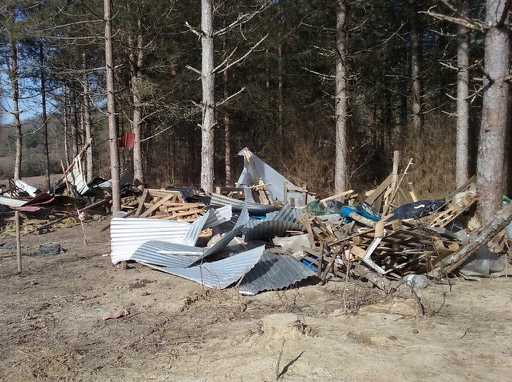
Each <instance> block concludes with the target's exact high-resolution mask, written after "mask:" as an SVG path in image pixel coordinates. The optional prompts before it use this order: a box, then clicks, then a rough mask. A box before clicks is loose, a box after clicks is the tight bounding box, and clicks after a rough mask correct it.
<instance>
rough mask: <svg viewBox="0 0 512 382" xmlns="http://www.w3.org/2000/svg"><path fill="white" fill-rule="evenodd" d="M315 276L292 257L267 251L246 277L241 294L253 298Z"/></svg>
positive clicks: (241, 285)
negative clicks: (258, 294) (257, 294)
mask: <svg viewBox="0 0 512 382" xmlns="http://www.w3.org/2000/svg"><path fill="white" fill-rule="evenodd" d="M314 275H315V272H314V271H313V270H311V269H309V268H308V267H306V266H304V265H303V264H301V263H300V262H299V261H298V260H296V259H295V258H293V257H291V256H287V255H277V254H275V253H272V252H269V251H265V253H264V254H263V256H262V257H261V260H260V261H259V262H258V264H256V266H255V267H254V268H252V270H251V271H250V272H249V273H247V275H245V277H244V279H243V281H242V283H241V284H240V289H239V292H240V293H241V294H244V295H249V296H252V295H255V294H256V293H259V292H262V291H265V290H278V289H282V288H286V287H288V286H290V285H293V284H295V283H297V282H299V281H301V280H304V279H306V278H308V277H311V276H314Z"/></svg>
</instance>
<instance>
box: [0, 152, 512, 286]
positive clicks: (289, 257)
mask: <svg viewBox="0 0 512 382" xmlns="http://www.w3.org/2000/svg"><path fill="white" fill-rule="evenodd" d="M239 155H240V156H242V157H243V159H244V168H243V171H242V173H241V175H240V177H239V179H238V182H237V185H236V188H232V189H228V190H222V189H219V188H218V189H217V192H216V193H214V194H212V195H211V196H206V195H204V194H201V193H200V192H198V191H196V190H193V189H190V188H186V187H168V188H167V189H145V190H144V191H143V192H142V193H140V191H139V190H138V189H136V188H134V187H132V190H133V192H139V195H140V196H138V197H134V196H133V194H132V195H131V196H128V197H126V198H124V199H123V206H122V207H123V210H124V211H122V212H120V213H118V214H117V215H116V216H114V217H113V218H112V220H111V222H110V236H111V249H112V252H111V261H112V263H113V264H119V263H122V262H126V261H134V262H137V263H140V264H143V265H145V266H148V267H151V268H153V269H156V270H159V271H162V272H165V273H169V274H171V275H174V276H178V277H182V278H184V279H188V280H192V281H195V282H198V283H200V284H202V285H204V286H206V287H211V288H220V289H222V288H227V287H229V286H235V287H236V288H237V290H238V291H239V293H241V294H246V295H254V294H256V293H258V292H261V291H265V290H277V289H282V288H287V287H290V286H293V285H296V284H297V283H298V282H300V281H302V280H305V279H308V278H311V279H312V280H316V281H318V280H321V281H322V282H325V281H327V280H333V279H340V280H346V281H350V282H353V283H356V284H360V285H363V284H364V285H370V286H373V287H376V288H378V289H380V290H382V291H384V292H386V293H387V292H389V291H391V290H393V289H394V287H396V285H397V283H396V282H398V283H401V282H404V281H405V282H406V283H407V284H409V285H411V286H417V285H419V284H423V285H424V284H425V280H427V278H428V279H430V280H438V279H440V278H445V277H447V276H448V275H449V274H451V273H454V272H457V273H460V274H462V275H464V276H465V277H470V276H475V275H480V276H489V275H490V274H492V273H497V274H500V272H502V271H503V270H504V269H505V265H506V260H505V259H504V257H503V256H501V255H502V254H503V253H505V252H506V251H507V250H508V244H509V238H510V234H509V230H510V222H511V220H512V203H510V204H508V200H507V201H505V202H504V204H505V207H504V208H503V210H502V211H500V212H499V213H498V214H497V215H496V217H495V219H494V220H493V221H492V222H491V223H490V224H489V225H487V226H484V227H481V226H479V225H478V224H477V222H476V220H475V219H474V218H471V210H472V207H473V206H474V205H475V203H476V201H477V195H476V190H475V182H474V179H470V180H469V181H468V182H467V183H466V184H465V185H463V186H462V187H460V188H458V189H457V190H455V191H454V192H453V193H451V194H450V195H447V196H446V198H444V199H439V200H418V198H417V196H416V193H415V191H414V189H413V187H412V184H411V183H408V190H407V192H404V190H403V189H402V184H403V183H404V179H405V177H406V175H407V169H408V168H409V166H410V165H411V163H412V161H410V162H409V164H408V165H407V167H406V168H405V170H404V171H403V172H402V173H399V172H398V163H395V165H394V166H393V173H392V174H390V175H389V176H388V177H387V178H386V179H385V180H384V181H383V182H382V183H381V184H380V185H379V186H377V187H376V188H375V189H374V190H371V191H368V192H366V193H365V194H361V195H358V194H356V193H354V192H353V191H352V190H348V191H345V192H342V193H339V194H336V195H332V196H330V197H328V198H325V199H318V198H316V195H314V194H312V193H311V192H309V191H308V190H306V189H305V188H303V187H299V186H296V185H294V184H293V183H292V182H290V181H289V180H288V179H286V178H285V177H284V176H282V175H281V174H279V173H278V172H277V171H276V170H274V169H273V168H272V167H270V166H269V165H268V164H266V163H265V162H264V161H263V160H261V159H260V158H258V157H257V156H256V155H255V154H254V153H252V152H251V151H249V150H248V149H247V148H244V149H243V150H242V151H240V153H239ZM396 158H397V156H395V160H396ZM123 178H124V181H123V183H129V180H128V179H129V178H130V174H129V173H126V174H125V175H124V177H123ZM60 184H61V185H62V186H59V185H58V187H68V188H70V189H72V190H73V192H74V193H75V196H76V197H81V196H86V195H98V194H100V195H101V193H104V192H105V190H108V188H109V187H111V184H110V183H109V181H105V180H103V179H95V180H94V181H92V182H89V183H86V182H85V178H84V177H83V173H82V171H81V164H80V161H79V158H78V160H75V161H74V162H73V163H72V164H71V165H70V166H69V168H68V170H67V171H65V176H64V178H63V181H61V183H60ZM58 187H57V188H58ZM10 189H11V195H10V197H8V196H0V204H3V205H7V206H9V207H10V208H12V209H18V210H22V211H36V210H38V209H39V208H42V206H44V205H45V204H48V203H51V202H52V201H53V198H54V196H53V195H49V194H48V193H40V192H38V190H37V189H35V188H33V187H31V186H29V185H27V184H26V183H23V182H21V181H17V182H16V183H14V182H13V183H12V184H11V185H10ZM12 190H14V192H12ZM406 193H407V194H408V195H409V197H410V199H411V200H412V202H410V203H405V204H402V205H398V203H397V202H396V200H397V199H398V195H399V194H400V195H402V196H405V195H406ZM21 195H25V197H22V196H21ZM402 199H403V198H402ZM108 201H109V199H108V197H107V198H103V199H101V200H100V201H99V202H98V201H95V202H94V203H93V204H92V205H89V206H87V207H85V208H83V209H82V210H85V209H87V208H91V207H94V206H98V205H103V204H106V203H108ZM79 212H81V211H80V210H79ZM48 224H50V223H48ZM48 224H46V225H45V226H47V225H48ZM507 228H508V229H507ZM419 276H420V280H422V282H418V280H419V279H418V277H419Z"/></svg>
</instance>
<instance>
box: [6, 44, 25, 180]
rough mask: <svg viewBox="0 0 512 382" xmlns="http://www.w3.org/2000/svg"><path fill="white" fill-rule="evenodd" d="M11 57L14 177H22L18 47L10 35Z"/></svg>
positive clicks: (16, 178)
mask: <svg viewBox="0 0 512 382" xmlns="http://www.w3.org/2000/svg"><path fill="white" fill-rule="evenodd" d="M9 45H10V51H11V57H10V60H9V79H10V81H11V92H12V107H13V112H12V113H13V115H14V129H15V132H16V159H15V163H14V179H15V180H18V179H21V160H22V147H23V146H22V145H23V135H22V131H21V119H20V107H19V99H20V93H19V83H18V81H19V78H18V47H17V43H16V41H14V40H13V39H12V38H11V37H10V36H9Z"/></svg>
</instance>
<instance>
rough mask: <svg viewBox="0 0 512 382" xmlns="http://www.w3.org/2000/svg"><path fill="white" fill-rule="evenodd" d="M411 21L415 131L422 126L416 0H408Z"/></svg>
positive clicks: (419, 130)
mask: <svg viewBox="0 0 512 382" xmlns="http://www.w3.org/2000/svg"><path fill="white" fill-rule="evenodd" d="M409 4H410V23H411V79H412V124H413V128H414V132H415V133H419V132H421V130H422V128H423V115H422V111H421V109H422V107H421V106H422V105H421V81H420V39H419V36H418V14H417V6H416V0H409Z"/></svg>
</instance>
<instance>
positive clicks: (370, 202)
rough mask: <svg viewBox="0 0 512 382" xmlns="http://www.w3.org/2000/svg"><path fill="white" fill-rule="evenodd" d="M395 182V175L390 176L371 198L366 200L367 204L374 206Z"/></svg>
mask: <svg viewBox="0 0 512 382" xmlns="http://www.w3.org/2000/svg"><path fill="white" fill-rule="evenodd" d="M392 180H393V175H392V174H390V175H388V177H387V178H386V179H384V181H383V182H382V183H381V184H380V185H379V186H378V187H377V188H376V189H375V191H373V192H372V194H371V195H370V196H368V197H367V198H366V200H365V202H366V203H368V204H370V205H372V204H373V203H374V202H375V200H377V198H378V197H379V196H380V195H381V194H382V193H383V192H384V191H385V190H386V188H388V187H389V185H390V184H391V181H392Z"/></svg>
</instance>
